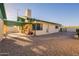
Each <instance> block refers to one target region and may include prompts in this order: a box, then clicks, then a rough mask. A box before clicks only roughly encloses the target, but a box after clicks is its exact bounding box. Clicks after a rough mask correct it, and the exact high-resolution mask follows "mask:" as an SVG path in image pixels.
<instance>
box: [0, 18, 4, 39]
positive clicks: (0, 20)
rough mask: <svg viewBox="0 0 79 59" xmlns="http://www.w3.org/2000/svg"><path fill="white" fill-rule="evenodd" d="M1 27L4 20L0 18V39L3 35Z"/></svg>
mask: <svg viewBox="0 0 79 59" xmlns="http://www.w3.org/2000/svg"><path fill="white" fill-rule="evenodd" d="M3 27H4V22H3V21H2V19H0V41H1V40H2V38H3V37H4V35H3V34H4V32H3Z"/></svg>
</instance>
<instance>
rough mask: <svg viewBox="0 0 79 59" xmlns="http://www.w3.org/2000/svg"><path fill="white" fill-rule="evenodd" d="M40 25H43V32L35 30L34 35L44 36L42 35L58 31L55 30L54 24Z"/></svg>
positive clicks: (57, 30)
mask: <svg viewBox="0 0 79 59" xmlns="http://www.w3.org/2000/svg"><path fill="white" fill-rule="evenodd" d="M42 24H43V30H37V31H36V35H44V34H51V33H55V32H59V29H55V26H56V25H55V24H49V23H42ZM48 24H49V26H48ZM47 29H48V32H47Z"/></svg>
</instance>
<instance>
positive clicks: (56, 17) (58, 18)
mask: <svg viewBox="0 0 79 59" xmlns="http://www.w3.org/2000/svg"><path fill="white" fill-rule="evenodd" d="M5 9H6V14H7V19H8V20H14V21H15V20H17V11H18V16H24V12H25V10H26V9H31V12H32V18H36V19H40V20H45V21H49V22H55V23H60V24H62V25H64V26H79V4H77V3H75V4H74V3H71V4H70V3H69V4H68V3H65V4H64V3H7V4H5Z"/></svg>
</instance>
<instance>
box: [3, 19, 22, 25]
mask: <svg viewBox="0 0 79 59" xmlns="http://www.w3.org/2000/svg"><path fill="white" fill-rule="evenodd" d="M3 21H4V24H5V25H7V26H14V25H16V26H23V25H24V23H23V22H18V21H10V20H3Z"/></svg>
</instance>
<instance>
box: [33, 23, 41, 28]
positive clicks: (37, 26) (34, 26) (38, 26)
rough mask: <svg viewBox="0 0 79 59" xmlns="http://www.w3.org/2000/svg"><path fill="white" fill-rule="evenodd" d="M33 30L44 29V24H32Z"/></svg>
mask: <svg viewBox="0 0 79 59" xmlns="http://www.w3.org/2000/svg"><path fill="white" fill-rule="evenodd" d="M32 30H43V25H42V24H39V23H38V24H32Z"/></svg>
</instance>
